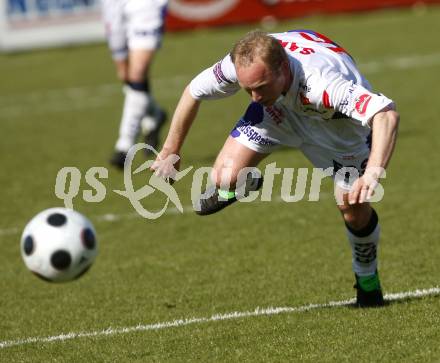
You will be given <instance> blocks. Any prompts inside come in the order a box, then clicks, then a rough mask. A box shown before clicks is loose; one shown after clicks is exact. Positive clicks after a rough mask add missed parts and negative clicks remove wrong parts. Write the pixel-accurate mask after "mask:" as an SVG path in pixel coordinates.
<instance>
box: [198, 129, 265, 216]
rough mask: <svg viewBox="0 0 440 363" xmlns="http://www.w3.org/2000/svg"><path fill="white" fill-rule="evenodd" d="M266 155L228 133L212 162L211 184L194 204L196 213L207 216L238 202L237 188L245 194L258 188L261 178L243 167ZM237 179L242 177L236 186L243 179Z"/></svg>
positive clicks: (258, 160) (249, 166)
mask: <svg viewBox="0 0 440 363" xmlns="http://www.w3.org/2000/svg"><path fill="white" fill-rule="evenodd" d="M267 155H268V154H262V153H258V152H256V151H254V150H252V149H249V148H248V147H246V146H244V145H243V144H241V143H239V142H238V141H237V140H235V139H234V138H233V137H231V136H229V137H228V138H227V140H226V142H225V144H224V145H223V148H222V150H221V151H220V153H219V155H218V156H217V159H216V161H215V163H214V167H213V172H212V175H211V179H212V181H213V184H214V185H213V186H212V187H210V188H208V189H207V190H206V191H205V193H203V194H202V195H201V196H200V199H199V201H198V203H197V204H196V205H195V206H194V208H195V210H196V213H197V214H199V215H208V214H213V213H216V212H218V211H220V210H222V209H223V208H225V207H227V206H228V205H230V204H232V203H233V202H235V201H237V197H238V198H239V196H238V195H237V190H238V189H239V188H240V187H241V188H240V189H243V191H244V195H245V194H246V192H249V191H252V190H257V189H259V188H260V187H261V185H262V183H263V179H262V178H261V177H258V176H256V175H253V174H252V173H246V170H245V168H252V167H255V166H257V165H258V163H259V162H260V161H261V160H263V159H264V158H265V157H266V156H267ZM247 170H248V171H250V170H249V169H247ZM241 171H242V173H241V174H240V172H241ZM240 178H243V179H244V180H243V182H244V183H242V184H245V185H238V184H240V182H241V181H242V180H240Z"/></svg>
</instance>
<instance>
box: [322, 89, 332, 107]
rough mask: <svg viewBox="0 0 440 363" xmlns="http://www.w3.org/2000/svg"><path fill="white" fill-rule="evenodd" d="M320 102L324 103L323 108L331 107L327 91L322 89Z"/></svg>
mask: <svg viewBox="0 0 440 363" xmlns="http://www.w3.org/2000/svg"><path fill="white" fill-rule="evenodd" d="M322 103H323V104H324V107H325V108H331V107H332V106H331V105H330V98H329V96H328V93H327V92H326V91H324V92H323V93H322Z"/></svg>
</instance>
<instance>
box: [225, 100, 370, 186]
mask: <svg viewBox="0 0 440 363" xmlns="http://www.w3.org/2000/svg"><path fill="white" fill-rule="evenodd" d="M275 113H276V110H274V109H271V108H267V107H266V108H265V107H262V106H261V105H259V104H258V103H251V104H250V105H249V107H248V109H247V110H246V113H245V114H244V116H243V117H242V118H241V119H240V121H239V122H238V123H237V124H236V125H235V127H234V129H233V130H232V131H231V136H232V137H233V138H235V139H236V140H237V141H238V142H239V143H240V144H242V145H244V146H246V147H248V148H249V149H251V150H254V151H256V152H259V153H263V154H268V153H271V152H272V151H274V150H275V149H277V148H278V147H279V146H290V147H296V148H299V149H300V150H301V151H302V153H303V154H304V156H305V157H307V159H309V160H310V161H311V162H312V164H313V166H314V167H315V168H321V169H323V170H326V169H328V168H332V170H333V173H330V175H332V176H333V178H334V180H335V183H336V184H337V185H338V186H339V187H341V188H342V189H344V190H349V189H350V187H351V185H352V184H353V182H354V180H356V179H357V177H358V176H359V175H362V174H363V173H364V171H365V167H366V165H367V161H368V157H369V155H370V146H369V143H368V142H360V143H358V144H357V146H356V147H352V148H347V149H346V150H343V151H335V150H332V149H331V148H328V147H323V146H320V145H318V144H315V143H311V142H309V141H304V140H303V138H302V137H301V136H300V135H299V134H298V133H297V132H296V131H295V128H294V125H293V124H292V123H290V122H286V121H285V120H283V119H282V118H281V116H280V115H277V114H275Z"/></svg>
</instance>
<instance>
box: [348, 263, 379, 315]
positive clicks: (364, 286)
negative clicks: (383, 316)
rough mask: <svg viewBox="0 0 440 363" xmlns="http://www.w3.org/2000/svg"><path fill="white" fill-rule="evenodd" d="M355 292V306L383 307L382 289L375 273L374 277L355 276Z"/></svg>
mask: <svg viewBox="0 0 440 363" xmlns="http://www.w3.org/2000/svg"><path fill="white" fill-rule="evenodd" d="M355 277H356V284H355V285H354V288H355V289H356V290H357V294H356V306H357V307H360V308H369V307H380V306H384V305H385V302H384V300H383V295H382V288H381V287H380V281H379V275H378V274H377V271H376V273H375V274H374V275H368V276H358V275H356V274H355Z"/></svg>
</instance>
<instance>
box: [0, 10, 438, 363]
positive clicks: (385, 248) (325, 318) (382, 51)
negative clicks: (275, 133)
mask: <svg viewBox="0 0 440 363" xmlns="http://www.w3.org/2000/svg"><path fill="white" fill-rule="evenodd" d="M439 20H440V8H439V7H430V8H427V9H425V10H423V9H420V8H419V9H418V10H417V11H415V10H409V9H408V10H399V11H384V12H375V13H368V14H359V15H344V16H332V17H325V16H320V17H311V18H306V19H295V20H292V21H289V22H283V23H279V24H278V25H277V26H276V28H274V29H273V31H277V30H280V31H281V30H287V29H293V28H311V29H314V30H317V31H319V32H321V33H324V34H326V35H327V36H329V37H330V38H332V39H334V40H336V41H337V42H338V43H340V44H341V45H343V46H344V47H345V48H346V49H348V50H349V52H350V53H351V54H352V55H353V56H354V57H355V58H356V59H357V62H358V64H359V66H360V68H361V70H363V71H364V73H365V75H366V76H367V78H368V79H369V81H370V82H371V83H372V85H373V87H374V88H375V89H376V90H379V91H381V92H383V93H384V94H386V95H387V96H389V97H391V98H393V99H394V100H395V101H396V103H397V106H398V110H399V112H400V114H401V128H400V135H399V139H398V145H397V148H396V151H395V154H394V158H393V160H392V163H391V166H390V168H389V169H388V174H387V180H386V181H385V182H384V183H383V184H384V188H385V197H384V200H383V201H382V202H381V203H380V204H377V205H376V206H375V208H376V209H377V211H378V213H379V216H380V219H381V226H382V240H381V247H380V262H379V263H380V272H381V280H382V285H383V287H384V290H385V293H404V292H414V291H415V290H417V289H429V288H433V287H438V286H439V279H440V271H439V267H438V266H439V261H440V248H439V243H440V238H439V232H440V227H439V223H438V216H439V215H440V207H439V203H438V202H439V197H438V194H437V193H439V191H440V187H439V182H438V180H440V169H439V162H440V156H439V155H438V153H437V150H438V149H439V148H440V143H439V135H440V123H439V116H438V114H439V112H438V109H437V107H436V102H437V97H439V98H440V87H439V74H440V45H439V44H438V41H437V36H438V34H440V21H439ZM254 27H255V26H243V27H235V28H220V29H215V30H203V31H197V32H193V33H182V34H167V35H166V39H165V42H164V47H163V49H162V51H161V52H160V53H159V54H158V57H157V59H156V62H155V66H154V69H153V75H152V78H153V88H154V92H155V95H156V98H157V99H158V100H159V101H160V102H161V103H162V104H163V105H164V106H165V107H166V109H167V110H168V111H169V112H170V113H171V112H172V110H173V108H174V106H175V104H176V102H177V100H178V98H179V96H180V93H181V91H182V90H183V88H184V86H185V85H186V83H187V82H189V81H190V79H191V78H192V77H193V76H194V75H195V74H197V72H198V71H200V70H201V69H203V68H204V67H206V66H209V65H211V64H212V63H214V62H215V61H217V60H218V59H219V58H220V57H222V56H223V55H224V54H225V53H226V52H227V51H228V50H229V49H230V47H231V45H232V44H233V42H234V40H236V39H237V38H238V37H240V36H241V35H242V34H243V33H244V32H245V31H247V30H249V29H251V28H254ZM189 54H190V55H191V56H190V59H187V55H189ZM0 65H1V66H0V79H1V82H0V130H1V136H2V141H1V142H0V151H1V155H2V172H1V174H0V178H1V197H2V198H1V199H2V203H1V205H2V206H1V209H0V251H1V253H0V276H1V279H0V291H1V295H0V361H1V362H46V361H55V362H104V361H106V362H112V361H114V362H150V361H151V362H153V361H157V362H168V361H201V362H227V361H235V362H261V361H268V362H269V361H271V362H287V361H292V362H294V361H310V362H316V361H329V362H330V361H331V362H341V361H347V362H354V361H355V362H371V361H382V362H416V361H418V362H438V361H439V360H440V345H439V341H440V330H439V326H440V299H439V296H438V295H436V294H435V293H433V294H430V295H429V296H424V297H421V298H416V297H407V298H404V296H403V295H398V297H397V298H396V299H395V300H394V301H392V302H390V304H389V305H388V306H386V307H385V308H382V309H367V310H359V309H354V308H352V307H350V306H347V305H342V306H333V307H330V306H321V304H326V303H328V302H330V301H337V302H338V301H345V300H347V299H351V298H353V297H354V294H355V292H354V290H353V289H352V285H353V282H354V281H353V274H352V272H351V253H350V249H349V247H348V242H347V241H346V238H345V232H344V228H343V223H342V222H341V220H340V217H339V212H338V211H337V209H336V208H335V206H334V200H333V199H332V197H331V181H327V182H325V183H324V187H323V190H324V192H325V193H323V195H322V198H321V201H320V202H313V203H312V202H306V201H302V202H298V203H284V202H279V201H273V202H256V203H251V204H249V203H237V204H236V205H234V206H232V207H230V208H229V209H228V210H227V211H224V212H221V213H219V214H217V215H214V216H210V217H206V218H201V217H198V216H196V215H195V214H194V213H192V212H191V211H185V213H183V214H180V213H171V212H170V213H167V214H165V215H164V216H162V217H161V218H159V219H157V220H147V219H143V218H140V217H136V216H135V214H134V209H133V208H132V206H131V204H130V203H129V201H128V200H126V199H125V198H123V197H121V196H119V195H117V194H115V193H114V192H113V191H112V190H114V189H123V178H122V174H121V173H119V172H117V171H116V170H113V169H109V177H108V179H106V180H104V184H105V186H106V188H107V195H106V198H105V199H104V201H102V202H101V203H86V202H84V201H83V200H82V198H81V194H80V195H78V197H76V198H75V199H74V206H75V209H77V210H78V211H80V212H82V213H84V214H85V215H87V216H88V217H89V218H90V219H91V220H92V222H93V223H94V225H95V227H96V229H97V232H98V236H99V242H100V255H99V256H98V258H97V260H96V263H95V265H94V266H93V267H92V269H91V270H90V272H88V273H87V274H86V275H85V276H84V277H83V278H81V279H79V280H77V281H75V282H72V283H67V284H48V283H46V282H44V281H41V280H39V279H37V278H36V277H34V276H33V275H32V274H31V273H29V271H27V270H26V268H25V266H24V264H23V263H22V260H21V256H20V250H19V240H20V235H21V231H22V229H23V227H24V226H25V224H26V223H27V221H28V220H29V219H30V218H31V217H32V216H33V215H35V214H36V213H38V212H39V211H41V210H43V209H46V208H49V207H53V206H62V205H63V203H62V201H61V200H60V199H58V198H57V197H56V196H55V193H54V186H55V178H56V175H57V172H58V170H59V169H61V168H62V167H64V166H75V167H77V168H79V169H80V170H81V172H82V173H83V176H84V174H85V172H86V171H87V170H88V169H89V168H90V167H92V166H104V167H107V166H108V164H107V161H108V158H109V156H110V153H111V151H112V147H113V143H114V141H115V138H116V134H117V130H118V124H119V116H120V112H121V105H122V95H121V86H120V85H119V84H118V82H117V81H116V79H115V75H114V70H113V65H112V63H111V60H110V57H109V54H108V51H107V48H106V46H105V45H103V44H101V45H93V46H85V47H78V48H69V49H57V50H47V51H38V52H32V53H22V54H13V55H1V56H0ZM246 104H247V97H246V95H245V94H244V93H240V94H239V95H238V96H235V97H232V98H229V99H227V100H222V101H218V102H211V103H204V104H203V105H202V108H201V112H200V114H199V117H198V119H197V122H196V123H195V125H194V127H193V129H192V133H191V134H190V136H189V138H188V140H187V143H186V145H185V147H184V150H183V154H182V157H183V167H186V166H190V165H193V166H195V167H200V166H210V165H211V164H212V162H213V161H214V158H215V156H216V154H217V152H218V151H219V149H220V148H221V146H222V144H223V142H224V140H225V137H226V135H227V133H228V132H229V130H230V129H231V127H232V126H233V124H234V123H235V121H236V120H237V119H238V118H239V117H240V116H241V114H242V112H243V110H244V108H245V106H246ZM274 161H276V162H277V165H278V166H279V167H288V166H290V167H301V166H309V167H310V166H311V165H310V164H309V163H308V162H307V161H306V160H305V158H304V157H303V156H302V155H301V154H300V153H299V152H297V151H295V150H286V149H284V150H280V151H279V152H276V153H274V154H273V155H271V156H270V157H269V158H268V159H267V160H266V161H265V164H267V163H270V162H274ZM146 176H147V174H145V175H144V178H145V177H146ZM144 180H145V179H144ZM142 182H143V180H141V179H140V178H139V179H137V183H139V185H140V184H142ZM279 184H280V181H278V183H277V185H278V186H279ZM85 189H90V187H88V186H87V184H86V183H85V182H84V179H83V180H82V184H81V189H80V191H81V192H82V191H83V190H85ZM176 190H177V191H178V193H179V196H180V197H181V200H182V203H183V204H184V205H185V206H189V205H190V203H191V200H190V179H182V182H180V183H177V184H176ZM276 190H277V189H275V192H276ZM278 190H279V189H278ZM155 194H157V193H155ZM155 194H154V195H152V196H150V197H148V198H147V199H146V200H145V201H144V205H145V206H146V207H149V208H153V207H158V206H159V207H160V206H161V203H162V202H163V198H162V197H161V196H160V195H157V196H156V195H155ZM106 215H107V216H108V215H112V216H113V217H114V218H113V220H110V219H111V218H109V217H108V218H105V216H106ZM309 304H318V305H319V306H317V307H315V308H312V309H310V310H307V311H304V306H307V305H309ZM258 307H259V308H261V309H265V308H268V307H274V308H277V307H293V308H298V309H297V310H295V309H294V310H292V311H290V312H286V313H282V314H273V315H271V314H260V315H258V314H257V315H255V316H241V317H240V316H236V317H231V318H230V319H226V320H213V319H212V320H210V321H209V318H210V317H211V316H213V315H215V314H220V315H221V314H230V313H234V312H238V313H244V312H249V311H254V310H255V309H256V308H258ZM191 318H207V319H208V321H194V322H192V323H190V322H186V323H176V324H175V325H176V326H168V327H167V326H162V328H160V327H159V326H156V327H151V326H150V327H148V326H149V325H151V324H156V323H166V322H173V321H176V320H178V319H191ZM139 325H141V326H139ZM136 326H139V328H138V330H136V329H132V328H135V327H136ZM142 326H143V327H142ZM108 328H112V329H114V330H113V331H110V330H109V331H107V333H108V334H104V333H103V332H102V331H103V330H106V329H108ZM124 328H127V330H125V331H124V330H123V329H124ZM130 329H131V330H130ZM67 333H74V334H82V333H84V334H83V336H76V337H73V339H66V340H55V341H47V340H44V339H39V338H45V337H58V339H59V338H60V335H61V334H67ZM89 333H90V334H89ZM95 333H96V334H95ZM32 338H37V339H36V340H32Z"/></svg>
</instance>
